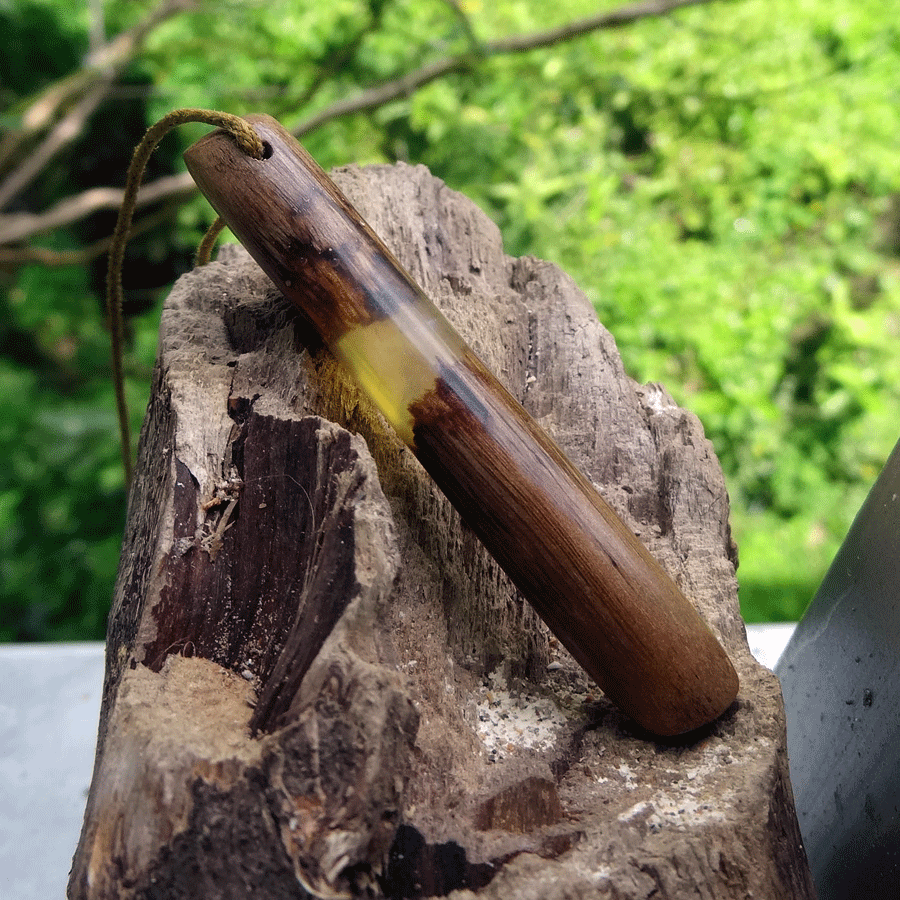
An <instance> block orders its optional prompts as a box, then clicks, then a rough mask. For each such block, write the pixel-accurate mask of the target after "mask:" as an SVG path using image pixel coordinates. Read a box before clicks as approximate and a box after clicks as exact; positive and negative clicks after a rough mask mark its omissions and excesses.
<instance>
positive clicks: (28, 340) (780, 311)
mask: <svg viewBox="0 0 900 900" xmlns="http://www.w3.org/2000/svg"><path fill="white" fill-rule="evenodd" d="M186 6H190V4H186ZM192 6H193V7H194V8H192V9H187V11H185V12H182V13H181V14H179V15H177V16H172V17H170V18H169V19H167V20H166V21H164V22H163V23H162V24H161V25H159V26H158V27H157V28H155V29H154V30H152V32H150V33H149V35H148V37H147V39H146V44H145V45H144V47H143V49H141V51H140V53H139V54H138V55H137V57H136V58H135V59H134V60H132V61H131V64H130V66H129V67H128V68H127V71H125V72H124V73H123V77H122V78H121V79H119V80H118V81H117V83H116V86H115V87H114V88H113V90H112V91H111V93H110V96H109V99H108V103H107V105H106V106H105V107H104V108H103V109H102V110H100V111H99V112H98V115H97V117H96V118H93V119H92V120H91V121H92V123H94V125H93V127H94V128H96V129H97V130H96V131H95V132H92V133H89V135H88V138H87V141H86V143H85V144H82V145H80V148H79V149H78V151H77V153H74V154H72V153H70V154H68V155H66V154H63V156H62V157H61V158H60V159H58V160H57V163H56V164H55V166H54V167H51V168H48V170H47V172H46V173H45V176H44V177H43V178H42V179H41V180H40V181H39V182H37V183H35V185H33V187H32V189H30V190H29V192H27V193H26V194H25V195H23V196H21V197H20V198H18V200H17V203H18V204H19V207H18V208H21V209H23V210H32V211H37V210H40V209H44V208H46V207H47V206H48V205H50V204H52V203H54V202H56V201H58V200H59V199H61V198H62V197H64V196H65V194H66V191H67V190H69V189H75V186H74V185H72V183H71V182H72V178H73V177H74V176H73V173H77V172H79V171H80V170H81V169H82V168H83V167H84V165H85V158H87V157H89V155H90V152H91V144H94V145H98V144H101V143H102V144H104V145H105V144H111V143H112V142H111V140H110V137H111V133H112V130H115V131H119V130H121V131H122V134H123V137H124V138H126V139H123V141H122V143H123V144H129V143H130V142H132V137H131V135H132V134H139V133H140V130H141V129H142V128H143V127H145V125H146V124H149V122H150V121H152V120H154V119H156V118H158V117H159V116H160V115H162V114H164V113H165V112H167V111H169V110H170V109H172V108H174V107H177V106H185V105H200V106H212V107H218V108H225V109H228V110H229V111H233V112H238V113H241V112H247V111H266V112H270V113H272V114H274V115H276V116H278V117H280V118H281V119H282V120H283V121H284V122H285V124H286V125H288V126H289V127H294V126H297V125H298V124H300V123H302V122H305V121H309V120H310V119H311V118H312V117H314V116H316V115H317V114H320V113H321V112H322V111H323V110H328V109H329V108H330V107H331V106H332V104H334V103H336V102H339V101H343V100H345V99H346V98H348V97H354V96H357V95H359V94H360V93H361V92H363V91H366V90H372V89H374V88H377V87H378V86H379V85H381V84H383V83H384V82H388V81H391V80H392V79H397V78H398V77H400V76H402V75H404V74H406V73H409V72H411V71H416V70H418V69H419V68H420V67H422V66H426V65H428V64H431V63H434V62H436V61H437V62H439V61H441V60H444V59H447V58H451V57H452V58H453V59H457V58H458V60H459V64H456V63H454V66H453V67H452V68H449V69H448V70H447V71H446V73H445V74H443V75H442V76H441V77H440V78H437V79H436V80H434V81H431V82H430V83H428V84H424V85H423V86H421V87H418V88H416V89H415V90H410V91H408V92H403V91H399V92H395V93H394V94H393V95H392V97H391V99H390V100H389V101H387V102H383V103H379V104H376V105H375V107H374V108H373V109H371V110H370V111H368V112H365V113H357V114H355V115H344V116H341V117H338V118H334V119H330V120H327V121H323V122H322V123H321V124H320V125H319V126H318V127H316V128H315V130H313V131H312V132H310V133H309V134H308V135H307V136H306V137H305V138H304V141H305V143H306V144H307V146H308V148H309V149H310V151H311V152H312V153H313V155H315V156H316V157H317V159H318V160H319V162H320V163H322V165H324V166H325V167H326V168H328V167H329V166H332V165H336V164H341V163H346V162H350V161H352V162H361V163H367V162H381V161H393V160H395V159H404V160H408V161H410V162H415V163H424V164H426V165H428V166H429V167H430V168H431V169H432V171H433V172H434V173H435V174H436V175H438V176H439V177H441V178H443V179H444V180H445V181H447V182H448V183H449V184H450V185H451V186H452V187H454V188H456V189H457V190H460V191H462V192H464V193H466V194H467V195H469V196H470V197H472V198H473V199H474V200H475V201H476V202H478V203H479V204H480V205H481V206H482V207H484V208H485V209H486V210H487V211H488V212H489V213H490V214H491V215H492V217H493V218H494V219H495V220H496V221H497V222H498V224H499V225H500V227H501V230H502V232H503V234H504V239H505V241H506V244H507V250H508V252H509V253H511V254H524V253H529V254H534V255H537V256H541V257H544V258H547V259H551V260H553V261H554V262H556V263H558V264H559V265H561V266H562V267H563V268H564V269H566V270H567V271H568V272H569V273H570V274H571V275H572V276H573V278H574V279H575V280H576V281H577V282H578V283H579V284H580V285H581V286H582V287H583V288H584V289H585V291H586V292H587V294H588V296H589V297H590V299H591V300H592V302H593V303H594V304H595V306H596V308H597V310H598V313H599V315H600V318H601V320H602V321H603V322H604V324H606V326H607V327H608V328H609V329H610V331H612V333H613V334H614V336H615V338H616V341H617V343H618V345H619V347H620V349H621V351H622V354H623V357H624V359H625V362H626V367H627V368H628V370H629V371H630V372H631V374H632V375H633V376H634V377H635V378H637V379H638V380H642V381H644V380H655V381H662V382H664V383H665V385H666V386H667V388H668V389H669V390H670V391H671V392H672V393H673V394H674V395H675V396H676V398H677V399H678V400H679V402H681V403H682V404H683V405H685V406H686V407H688V408H690V409H692V410H694V411H695V412H696V413H697V414H698V415H699V416H700V417H701V419H702V420H703V422H704V425H705V428H706V431H707V434H708V436H709V437H710V439H711V440H712V442H713V444H714V446H715V448H716V451H717V453H718V454H719V457H720V459H721V460H722V464H723V467H724V469H725V472H726V477H727V480H728V484H729V490H730V493H731V499H732V507H733V520H734V527H735V532H736V536H737V539H738V543H739V545H740V550H741V568H740V570H739V573H738V574H739V579H740V582H741V597H742V605H743V608H744V612H745V615H746V616H747V617H748V618H749V619H751V620H760V619H780V618H787V619H791V618H796V617H797V616H799V614H800V613H801V612H802V609H803V607H804V605H805V603H806V602H807V601H808V600H809V599H810V597H811V596H812V593H813V592H814V591H815V588H816V586H817V585H818V582H819V580H820V579H821V577H822V575H823V574H824V571H825V568H826V567H827V565H828V564H829V562H830V560H831V558H832V557H833V555H834V552H835V551H836V549H837V546H838V545H839V544H840V541H841V540H842V538H843V536H844V534H845V533H846V530H847V528H848V527H849V525H850V522H851V521H852V519H853V516H854V515H855V513H856V511H857V510H858V508H859V506H860V504H861V503H862V501H863V499H864V497H865V495H866V493H867V491H868V488H869V486H870V485H871V483H872V481H873V480H874V478H875V476H876V475H877V473H878V471H879V470H880V468H881V466H882V464H883V462H884V460H885V459H886V457H887V454H888V453H889V451H890V449H891V447H892V446H893V444H894V442H895V441H896V439H897V437H898V427H897V421H898V418H897V415H896V410H897V408H898V405H900V361H898V358H900V357H898V353H897V350H896V348H897V345H898V338H900V169H898V154H897V135H898V134H900V25H898V24H897V22H896V16H894V15H893V14H892V13H891V11H890V10H889V9H887V8H886V7H885V5H884V4H883V3H880V2H875V0H833V2H831V3H828V4H820V3H816V2H814V0H785V2H784V3H782V4H778V5H777V7H773V6H772V5H771V4H769V3H766V2H763V0H732V2H718V3H709V4H701V5H697V6H695V7H691V8H685V9H683V10H680V11H678V12H676V13H672V14H670V15H667V16H663V17H658V18H650V19H646V20H644V21H640V22H636V23H632V24H629V25H628V26H626V27H621V28H616V29H610V30H601V31H596V32H593V33H591V34H588V35H585V36H582V37H579V38H578V39H576V40H571V41H567V42H565V43H560V44H556V45H553V46H548V47H546V48H544V49H540V50H534V51H531V52H527V53H515V54H491V53H487V52H484V51H485V48H489V47H490V46H496V42H497V41H500V40H501V39H505V38H507V37H509V36H510V35H519V34H527V33H530V32H535V31H541V30H545V29H549V28H551V27H554V26H557V25H561V24H564V23H567V22H571V21H574V20H576V19H578V18H580V17H584V16H588V15H591V14H594V13H596V11H597V9H596V7H597V2H596V0H563V2H562V3H559V4H556V5H555V6H553V7H552V8H548V7H547V6H546V4H538V3H534V2H530V0H498V2H495V3H491V4H487V3H483V2H478V0H467V2H462V3H448V2H446V0H424V2H422V0H335V2H333V3H329V4H319V5H318V6H315V5H310V4H301V3H297V2H294V0H266V2H262V0H252V2H243V0H242V2H238V0H220V2H214V0H207V2H199V3H196V4H192ZM602 6H605V7H608V8H610V9H612V8H614V4H612V3H604V4H602ZM103 9H104V15H105V26H106V28H107V30H108V32H109V33H110V35H112V34H114V33H115V32H116V31H118V30H120V29H125V28H129V27H131V26H132V25H133V24H134V23H135V21H136V20H138V19H139V18H140V17H141V16H145V15H146V14H147V13H148V11H149V10H150V9H152V6H151V4H149V3H145V2H140V3H134V2H126V0H110V2H107V3H106V4H105V5H104V7H103ZM10 23H14V24H15V28H13V27H12V25H10ZM7 26H9V27H7ZM88 30H89V21H88V14H87V10H86V9H85V8H82V7H79V8H78V9H77V10H76V11H75V12H73V10H72V4H71V3H68V2H67V3H64V2H62V0H28V2H24V0H23V2H7V3H6V4H3V3H0V35H2V36H0V78H2V83H0V105H3V106H5V107H6V109H5V110H4V111H3V112H0V132H2V130H3V129H8V128H11V127H13V126H12V125H11V124H10V123H11V122H15V117H16V115H17V112H18V111H21V110H22V109H23V108H25V107H26V106H27V104H28V102H29V99H30V98H33V97H34V96H35V94H36V92H37V91H39V90H40V89H43V88H45V87H46V85H47V83H49V81H50V80H52V78H56V77H62V76H65V75H66V74H68V73H70V72H71V71H72V70H73V67H76V66H77V65H78V60H79V59H80V58H81V55H82V54H83V53H84V50H85V47H86V46H87V34H88ZM6 35H10V37H9V39H8V40H7V37H6ZM14 35H19V37H18V38H15V40H14ZM16 41H19V43H16ZM491 42H495V43H494V44H492V43H491ZM23 54H28V55H29V58H33V59H38V58H44V57H46V58H48V59H52V60H53V61H54V65H55V66H56V67H55V68H53V67H52V66H50V64H49V63H48V65H47V66H46V67H44V68H43V69H42V70H41V71H37V70H35V69H34V67H31V68H29V65H28V64H26V63H25V61H24V57H23ZM111 122H112V123H115V125H114V126H113V125H111V124H110V123H111ZM120 124H121V129H120V127H119V125H120ZM199 133H201V132H200V131H199V130H190V129H187V130H186V131H185V133H184V134H183V135H182V136H181V138H180V141H181V146H182V147H183V146H185V145H186V144H187V143H189V142H190V141H191V140H193V139H195V138H196V137H197V136H198V134H199ZM175 143H177V141H176V142H175ZM175 143H173V145H172V146H171V147H170V149H169V150H168V151H166V152H165V153H164V154H163V158H162V159H161V161H160V163H159V165H160V168H159V169H158V170H157V173H156V175H157V176H159V175H164V174H165V173H166V172H169V171H173V168H172V167H173V166H174V164H175V159H176V157H177V153H178V150H179V147H178V146H175ZM125 152H126V151H124V150H123V151H118V150H117V151H116V152H115V153H109V154H107V155H106V156H105V157H104V160H103V163H102V167H101V171H100V172H99V177H100V179H101V180H100V181H95V182H93V183H94V184H101V183H102V184H108V185H110V186H112V185H118V184H120V183H121V180H122V177H123V174H124V170H125V166H126V164H127V159H122V160H121V165H120V166H119V165H118V164H117V163H116V161H115V158H116V157H117V156H119V155H122V154H124V153H125ZM98 158H99V156H98ZM98 165H99V163H98ZM94 175H97V172H96V171H95V172H94ZM79 177H81V176H79ZM154 177H155V176H154ZM157 215H159V210H157ZM210 220H211V213H210V211H209V209H208V208H207V207H206V205H205V203H204V202H203V201H202V200H200V199H199V198H197V199H193V200H190V201H189V202H188V203H187V204H186V205H181V206H180V207H179V208H177V209H175V210H173V211H172V212H171V215H170V217H169V219H168V220H167V225H166V226H165V227H163V228H162V229H158V230H156V231H154V232H149V233H148V234H147V237H146V241H145V242H144V243H143V244H139V245H138V249H137V251H136V256H135V257H134V258H133V259H132V260H131V262H130V263H129V267H130V271H131V272H132V282H131V287H132V292H133V293H132V295H131V296H132V312H137V311H139V310H147V311H146V312H143V313H141V314H140V315H138V316H137V317H134V318H132V320H131V324H130V327H131V331H132V341H133V349H132V352H131V356H130V360H129V364H128V365H129V380H128V390H129V395H130V396H131V398H132V407H133V409H134V418H135V422H134V425H135V427H137V424H138V421H139V418H140V410H141V408H142V404H143V402H145V398H146V392H147V390H148V382H149V370H150V367H151V365H152V361H153V355H154V346H155V322H156V318H157V316H158V304H159V302H160V299H161V296H162V294H163V293H164V291H160V290H159V289H158V287H159V285H161V284H163V283H164V282H166V281H167V280H170V279H171V278H172V277H174V274H175V273H177V271H179V270H180V269H182V268H183V267H184V266H186V265H187V255H188V253H189V252H190V248H191V247H192V246H193V245H195V243H196V241H197V240H198V239H199V236H200V234H202V232H203V230H204V229H205V226H206V225H207V224H208V223H209V221H210ZM101 226H102V222H98V220H97V219H96V218H93V219H91V220H88V222H86V223H84V225H83V226H82V225H78V226H76V225H72V226H69V227H66V228H62V229H59V230H58V231H56V232H54V233H53V234H52V235H47V236H45V237H41V238H34V239H33V245H34V246H41V247H45V248H52V249H55V250H59V251H67V250H73V249H78V248H80V247H83V246H85V245H86V243H88V242H90V241H95V240H96V239H97V238H98V237H99V236H101V232H102V230H103V229H102V227H101ZM97 280H98V279H97V275H96V273H95V272H91V271H89V270H87V269H84V268H75V267H69V268H58V269H47V268H41V267H39V266H37V265H27V266H18V267H7V269H6V270H5V273H4V272H0V290H2V291H3V294H4V297H5V300H4V303H3V306H2V307H0V350H2V353H3V355H2V357H0V448H2V449H0V452H2V454H3V459H4V460H5V461H6V463H7V464H6V465H5V466H4V467H3V472H2V475H0V638H3V639H32V638H64V637H74V636H81V637H94V638H99V637H102V635H103V632H104V619H105V614H106V607H107V604H108V602H109V597H110V596H111V590H112V580H113V576H114V571H115V565H116V558H117V555H118V542H119V535H120V532H121V527H122V520H123V516H124V509H123V507H124V496H123V492H122V481H121V474H120V473H119V470H118V448H117V446H116V436H115V423H114V419H113V404H112V390H111V387H110V386H109V384H108V373H109V366H108V361H107V355H108V354H107V350H106V343H105V340H106V339H105V332H104V330H103V327H102V319H101V314H100V308H99V301H98V299H97V291H98V284H97ZM142 287H143V289H142V290H141V289H140V288H142Z"/></svg>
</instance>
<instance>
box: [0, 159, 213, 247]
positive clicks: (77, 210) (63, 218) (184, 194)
mask: <svg viewBox="0 0 900 900" xmlns="http://www.w3.org/2000/svg"><path fill="white" fill-rule="evenodd" d="M196 190H197V186H196V185H195V184H194V182H193V179H192V178H191V176H190V175H189V174H188V173H187V172H181V173H179V174H178V175H167V176H165V177H164V178H157V179H156V181H151V182H150V183H149V184H145V185H144V186H143V187H142V188H141V190H140V191H139V192H138V196H137V208H140V207H143V206H147V204H149V203H156V202H157V201H159V200H170V199H173V198H176V197H178V198H180V199H187V198H188V197H191V196H193V194H194V193H196ZM123 194H124V189H123V188H89V189H88V190H86V191H82V193H80V194H76V195H75V196H74V197H67V198H66V199H65V200H61V201H60V202H59V203H57V204H56V206H52V207H51V208H50V209H48V210H46V211H45V212H42V213H13V214H12V215H8V216H0V244H16V243H19V242H21V241H25V240H27V239H28V238H30V237H34V236H35V235H37V234H46V232H48V231H53V230H54V229H56V228H64V227H65V226H66V225H71V224H72V223H73V222H79V221H81V219H84V218H87V217H88V216H90V215H92V214H93V213H95V212H100V210H103V209H112V210H116V209H118V208H119V207H120V206H121V205H122V195H123Z"/></svg>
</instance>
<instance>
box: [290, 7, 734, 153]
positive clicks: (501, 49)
mask: <svg viewBox="0 0 900 900" xmlns="http://www.w3.org/2000/svg"><path fill="white" fill-rule="evenodd" d="M715 2H717V0H645V2H642V3H633V4H631V5H629V6H623V7H620V8H619V9H615V10H610V11H608V12H602V13H597V15H594V16H590V17H588V18H586V19H579V20H578V21H575V22H569V23H567V24H566V25H561V26H559V27H558V28H551V29H548V30H547V31H537V32H533V33H531V34H523V35H517V36H515V37H510V38H503V39H501V40H494V41H486V42H484V43H483V44H480V45H479V50H478V51H477V52H471V53H462V54H457V55H454V56H445V57H442V58H441V59H436V60H434V61H433V62H430V63H427V64H426V65H424V66H422V67H421V68H419V69H414V70H413V71H412V72H407V73H406V74H405V75H401V76H400V77H399V78H395V79H393V80H391V81H386V82H384V83H383V84H380V85H377V86H376V87H373V88H368V89H367V90H364V91H362V92H361V93H359V94H357V95H356V96H354V97H348V98H347V99H344V100H338V101H337V102H336V103H333V104H332V105H331V106H328V107H326V108H325V109H323V110H320V111H319V112H317V113H315V114H314V115H312V116H310V117H309V118H308V119H306V120H305V121H304V122H301V123H300V124H299V125H298V126H296V127H295V128H294V129H293V134H294V136H295V137H302V136H303V135H305V134H309V133H310V132H311V131H315V129H316V128H320V127H321V126H322V125H324V124H325V123H326V122H330V121H332V120H333V119H338V118H341V117H342V116H347V115H352V114H354V113H360V112H366V111H368V110H371V109H377V108H378V107H380V106H384V104H386V103H389V102H390V101H391V100H396V99H398V98H400V97H408V96H409V95H410V94H412V93H413V92H414V91H416V90H418V89H419V88H420V87H423V86H424V85H426V84H428V83H429V82H431V81H435V80H436V79H438V78H440V77H442V76H443V75H448V74H449V73H451V72H462V71H465V70H467V69H471V68H473V67H474V66H475V65H476V64H477V63H479V62H480V61H481V60H482V59H484V58H486V57H491V56H502V55H505V54H510V53H525V52H527V51H529V50H538V49H541V48H543V47H549V46H551V45H553V44H560V43H564V42H565V41H569V40H572V39H573V38H577V37H581V36H583V35H585V34H589V33H590V32H592V31H599V30H601V29H607V28H620V27H621V26H623V25H628V24H631V23H632V22H637V21H639V20H640V19H649V18H658V17H659V16H664V15H666V14H667V13H670V12H673V11H675V10H677V9H681V8H682V7H685V6H699V5H701V4H702V5H707V4H710V3H715Z"/></svg>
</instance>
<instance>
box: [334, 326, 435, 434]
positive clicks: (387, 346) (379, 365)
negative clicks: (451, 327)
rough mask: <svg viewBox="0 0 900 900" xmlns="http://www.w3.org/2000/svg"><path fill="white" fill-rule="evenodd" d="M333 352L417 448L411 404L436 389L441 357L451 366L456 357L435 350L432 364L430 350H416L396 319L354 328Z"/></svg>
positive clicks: (388, 418)
mask: <svg viewBox="0 0 900 900" xmlns="http://www.w3.org/2000/svg"><path fill="white" fill-rule="evenodd" d="M332 349H333V350H334V353H335V355H336V356H337V358H338V359H339V360H340V361H341V363H342V364H343V365H344V366H346V368H347V369H348V370H349V371H350V372H351V374H352V375H353V376H354V377H355V378H356V380H357V383H358V384H359V385H360V386H361V387H362V388H363V390H365V392H366V393H367V394H368V395H369V397H371V399H372V400H373V401H374V402H375V405H376V406H377V407H378V408H379V410H381V413H382V415H383V416H384V417H385V418H386V419H387V420H388V422H390V423H391V427H392V428H393V429H394V430H395V431H396V432H397V434H398V435H399V436H400V438H401V439H402V440H403V441H404V442H405V443H406V444H407V446H409V447H412V446H414V440H415V439H414V437H413V418H412V416H411V415H410V412H409V407H410V404H411V403H414V402H415V401H417V400H419V399H421V398H422V397H423V396H424V395H425V394H426V393H427V392H428V391H430V390H433V389H434V387H435V382H436V380H437V377H438V368H437V365H436V364H437V356H446V357H450V359H448V360H447V361H448V362H449V361H451V360H452V354H451V353H446V352H445V353H441V352H440V350H437V353H435V352H434V351H435V350H436V349H437V348H434V347H432V348H430V349H431V350H432V351H433V352H432V353H431V354H429V355H430V356H431V357H432V358H431V359H430V360H429V359H428V358H427V357H426V353H427V350H426V351H425V353H423V351H422V350H420V349H418V348H417V347H415V346H414V345H413V344H412V343H411V341H410V340H409V338H408V337H407V336H406V335H405V334H404V333H403V332H402V331H401V329H400V328H398V327H397V324H396V322H395V321H394V320H392V319H379V320H377V321H375V322H373V323H371V324H370V325H365V326H361V327H358V328H351V329H350V330H349V331H348V332H346V334H344V335H343V336H342V337H341V338H340V339H339V340H338V341H336V342H335V344H334V345H333V347H332ZM448 349H449V348H448Z"/></svg>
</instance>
